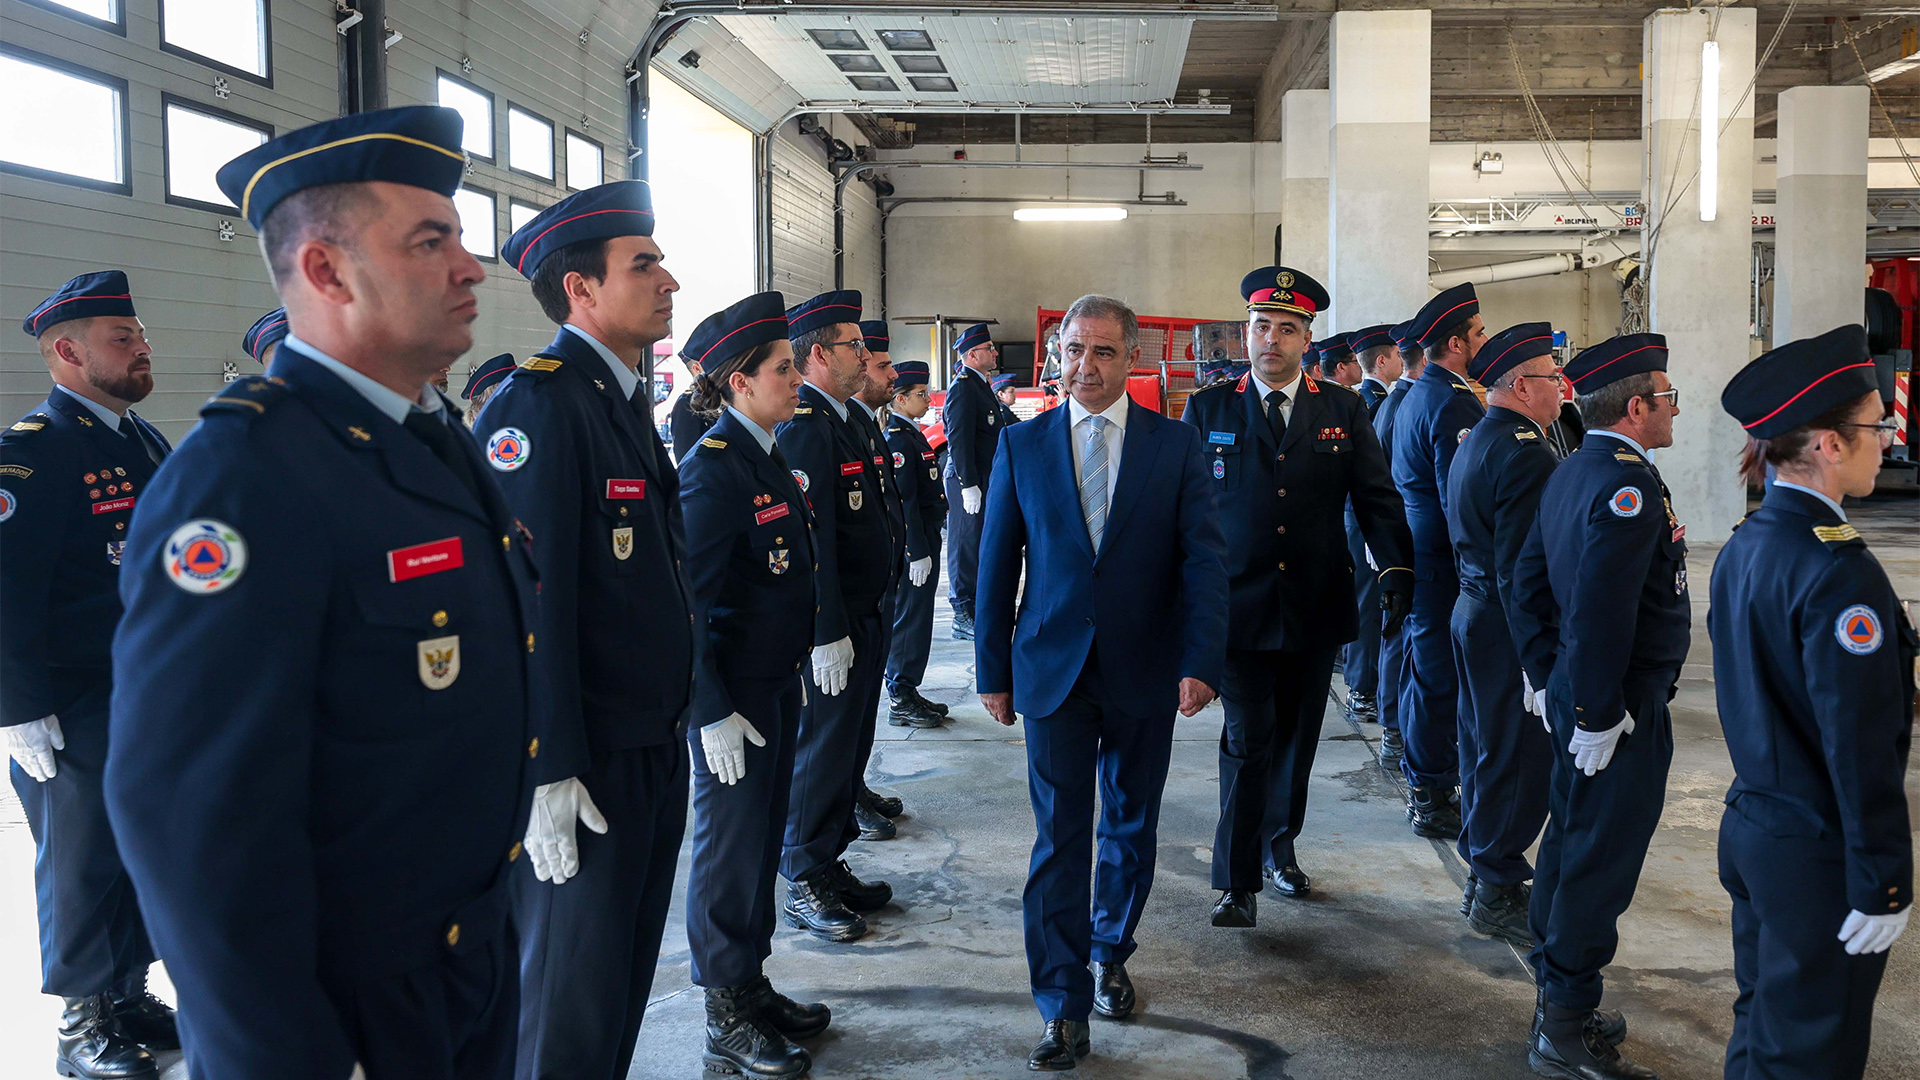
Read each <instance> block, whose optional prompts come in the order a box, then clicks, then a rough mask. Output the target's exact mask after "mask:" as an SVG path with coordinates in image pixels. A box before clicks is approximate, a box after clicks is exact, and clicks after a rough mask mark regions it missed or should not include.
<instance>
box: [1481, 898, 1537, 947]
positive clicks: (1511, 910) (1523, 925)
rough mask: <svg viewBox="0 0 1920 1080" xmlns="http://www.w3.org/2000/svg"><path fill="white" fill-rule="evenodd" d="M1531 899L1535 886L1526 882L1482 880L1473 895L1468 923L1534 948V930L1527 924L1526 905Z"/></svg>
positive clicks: (1490, 935)
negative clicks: (1491, 882)
mask: <svg viewBox="0 0 1920 1080" xmlns="http://www.w3.org/2000/svg"><path fill="white" fill-rule="evenodd" d="M1532 898H1533V886H1531V885H1529V884H1527V883H1526V882H1524V881H1521V882H1517V883H1515V884H1512V885H1493V884H1489V883H1487V882H1484V881H1483V882H1481V883H1480V887H1479V888H1478V889H1477V890H1475V892H1474V894H1473V907H1472V910H1471V911H1469V912H1468V913H1467V923H1468V925H1470V926H1472V927H1473V929H1474V931H1475V932H1476V933H1481V934H1485V935H1487V936H1488V937H1490V938H1498V939H1499V940H1501V941H1505V942H1508V943H1510V944H1514V945H1519V946H1521V947H1523V948H1528V949H1531V948H1533V931H1532V929H1530V928H1529V927H1528V925H1527V905H1528V903H1529V902H1530V901H1531V900H1532Z"/></svg>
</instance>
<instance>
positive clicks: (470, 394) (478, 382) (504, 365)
mask: <svg viewBox="0 0 1920 1080" xmlns="http://www.w3.org/2000/svg"><path fill="white" fill-rule="evenodd" d="M513 369H514V363H513V354H512V353H510V352H503V353H501V354H500V355H499V356H495V357H491V358H489V359H487V360H484V361H482V362H481V363H480V364H479V366H477V367H475V368H474V369H473V374H472V375H469V376H467V388H466V389H465V390H462V391H460V400H462V401H472V400H473V399H474V395H476V394H478V393H480V392H481V391H482V390H485V389H486V388H488V387H490V386H494V385H496V384H498V383H499V382H500V380H502V379H505V378H506V377H507V376H508V375H510V374H512V372H513Z"/></svg>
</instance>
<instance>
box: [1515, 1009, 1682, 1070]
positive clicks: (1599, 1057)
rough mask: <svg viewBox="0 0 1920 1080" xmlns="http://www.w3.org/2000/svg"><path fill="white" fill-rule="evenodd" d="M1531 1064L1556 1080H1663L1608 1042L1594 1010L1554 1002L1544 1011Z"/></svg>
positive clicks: (1529, 1052)
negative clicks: (1559, 1004)
mask: <svg viewBox="0 0 1920 1080" xmlns="http://www.w3.org/2000/svg"><path fill="white" fill-rule="evenodd" d="M1527 1064H1528V1065H1529V1066H1531V1067H1532V1069H1533V1071H1534V1074H1535V1075H1537V1076H1547V1077H1553V1078H1555V1080H1660V1075H1659V1074H1658V1073H1656V1072H1654V1071H1653V1070H1652V1069H1649V1068H1647V1067H1646V1066H1644V1065H1636V1064H1634V1063H1633V1062H1631V1061H1629V1060H1627V1058H1626V1057H1625V1056H1624V1055H1622V1054H1621V1053H1620V1050H1619V1048H1618V1047H1616V1046H1614V1045H1613V1043H1611V1042H1609V1041H1607V1036H1606V1033H1605V1031H1604V1030H1603V1027H1602V1023H1601V1022H1598V1021H1596V1020H1595V1018H1594V1012H1593V1010H1592V1009H1565V1008H1562V1007H1560V1006H1558V1005H1555V1004H1553V1003H1552V1002H1547V1003H1546V1005H1545V1007H1544V1008H1543V1009H1542V1010H1541V1016H1540V1023H1539V1031H1538V1033H1537V1034H1535V1035H1534V1037H1533V1045H1532V1046H1531V1047H1529V1048H1528V1050H1527Z"/></svg>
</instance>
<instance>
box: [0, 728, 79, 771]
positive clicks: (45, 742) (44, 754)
mask: <svg viewBox="0 0 1920 1080" xmlns="http://www.w3.org/2000/svg"><path fill="white" fill-rule="evenodd" d="M0 732H4V733H5V735H6V739H7V754H8V755H9V756H11V757H12V758H13V760H14V761H15V762H16V763H18V764H19V766H20V771H21V772H24V773H26V774H27V775H28V776H31V777H32V778H33V779H34V780H36V781H38V782H40V783H42V784H44V783H46V782H47V781H48V780H51V779H53V777H54V776H55V775H56V774H58V773H59V772H60V767H59V766H58V765H55V764H54V761H53V752H54V751H55V750H65V749H66V748H67V737H66V735H65V734H64V733H62V732H61V730H60V718H59V717H57V716H43V717H41V718H40V719H38V720H29V721H27V722H26V723H24V724H15V725H13V726H12V727H6V728H0Z"/></svg>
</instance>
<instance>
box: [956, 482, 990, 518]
mask: <svg viewBox="0 0 1920 1080" xmlns="http://www.w3.org/2000/svg"><path fill="white" fill-rule="evenodd" d="M986 501H987V496H986V493H985V492H983V491H981V490H980V489H979V488H977V487H970V488H961V489H960V508H961V509H963V510H965V511H966V512H967V513H969V514H977V513H979V512H980V507H981V506H983V505H985V504H986Z"/></svg>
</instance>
